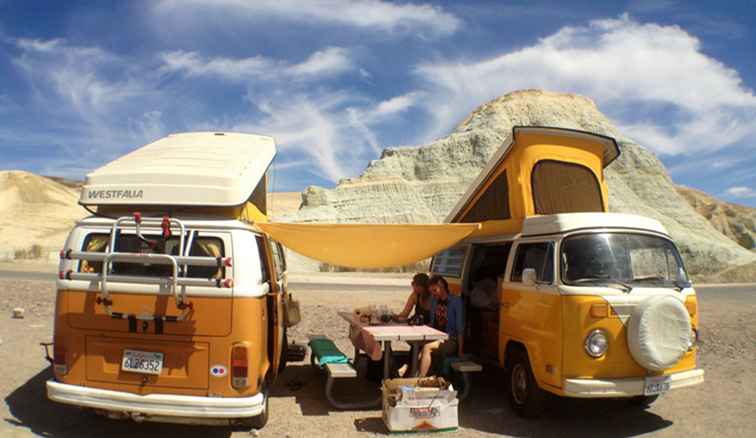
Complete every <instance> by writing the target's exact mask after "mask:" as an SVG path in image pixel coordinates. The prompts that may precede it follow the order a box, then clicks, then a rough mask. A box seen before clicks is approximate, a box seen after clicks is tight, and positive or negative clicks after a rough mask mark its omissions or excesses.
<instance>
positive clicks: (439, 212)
mask: <svg viewBox="0 0 756 438" xmlns="http://www.w3.org/2000/svg"><path fill="white" fill-rule="evenodd" d="M515 125H541V126H557V127H563V128H572V129H580V130H584V131H591V132H596V133H599V134H604V135H609V136H612V137H615V138H616V139H617V140H618V141H619V143H620V147H621V149H622V155H621V156H620V158H619V159H618V160H616V161H615V162H614V163H612V164H611V165H610V166H609V168H607V174H606V175H607V181H608V185H609V198H610V199H609V209H610V210H611V211H615V212H624V213H635V214H641V215H644V216H649V217H653V218H656V219H658V220H659V221H661V222H662V223H663V224H664V225H665V226H666V227H667V229H668V230H669V232H670V233H671V234H672V236H673V237H674V238H675V240H676V241H677V243H678V245H679V246H680V248H681V252H682V253H683V256H684V257H685V259H686V264H687V266H688V269H689V271H690V272H692V273H693V274H695V275H696V276H699V277H700V276H705V275H711V274H714V273H717V272H720V271H723V270H725V269H727V268H730V267H731V266H733V265H741V264H746V263H751V262H753V261H754V260H756V254H754V253H752V252H751V251H748V250H746V249H744V248H743V247H741V246H740V245H738V244H737V243H735V242H734V241H733V240H731V239H730V238H728V237H727V236H725V235H724V234H722V233H721V232H720V231H719V230H717V229H716V228H715V227H714V226H713V225H712V224H711V223H710V222H709V221H708V220H707V218H706V217H704V216H702V215H701V214H699V212H697V211H696V210H695V209H694V208H693V207H691V205H690V204H689V203H688V201H686V199H685V198H683V196H681V195H680V194H679V193H678V192H677V190H676V187H675V185H674V184H673V182H672V180H671V179H670V177H669V175H668V174H667V172H666V170H665V168H664V166H663V165H662V163H661V162H660V161H659V160H658V159H657V158H656V157H655V156H654V154H652V153H651V152H650V151H648V150H647V149H645V148H643V147H642V146H640V145H638V144H636V143H635V142H634V141H633V140H631V139H629V138H627V137H626V136H624V135H622V134H621V133H620V132H619V131H618V130H617V128H616V127H615V126H614V125H613V124H612V122H611V121H610V120H609V119H608V118H607V117H606V116H604V115H603V114H602V113H601V112H600V111H599V110H598V108H597V107H596V105H595V103H594V102H593V101H591V100H590V99H588V98H586V97H582V96H577V95H574V94H565V93H554V92H548V91H540V90H523V91H517V92H513V93H509V94H507V95H504V96H502V97H499V98H497V99H494V100H492V101H491V102H488V103H486V104H484V105H482V106H480V107H479V108H478V109H476V110H475V111H473V112H472V113H471V114H470V115H469V116H468V117H467V118H466V119H465V120H464V121H463V122H462V123H461V124H460V125H459V126H458V127H457V128H456V129H455V130H454V132H452V133H451V134H450V135H449V136H447V137H444V138H441V139H439V140H436V141H434V142H433V143H429V144H426V145H421V146H412V147H389V148H386V149H385V150H384V151H383V154H382V155H381V157H380V159H378V160H375V161H372V162H371V163H370V164H369V165H368V167H367V169H366V170H365V171H364V172H363V174H362V175H360V176H359V177H355V178H347V179H344V180H342V181H340V182H339V184H338V185H337V186H336V187H335V188H334V189H324V188H321V187H314V186H313V187H308V188H307V189H306V190H305V191H304V192H303V193H302V207H301V208H300V210H299V211H297V212H296V213H295V214H289V215H285V216H284V217H283V219H284V220H289V221H296V222H325V221H334V222H374V223H376V222H381V223H383V222H386V223H390V222H413V223H435V222H440V221H441V220H442V219H443V218H444V216H446V214H447V213H448V212H449V210H450V209H451V208H452V207H453V206H454V204H455V203H456V202H457V200H458V199H459V197H460V196H461V195H462V194H463V192H464V191H465V189H466V188H467V186H468V185H469V183H470V182H471V181H472V180H473V179H474V178H475V177H476V176H477V174H478V173H479V171H480V169H481V168H482V167H483V166H484V165H485V163H486V162H487V161H488V158H489V157H490V156H491V155H492V154H493V152H494V151H495V150H496V149H497V148H498V147H499V146H501V144H502V143H503V142H504V141H505V140H506V138H507V136H509V135H510V133H511V129H512V127H513V126H515Z"/></svg>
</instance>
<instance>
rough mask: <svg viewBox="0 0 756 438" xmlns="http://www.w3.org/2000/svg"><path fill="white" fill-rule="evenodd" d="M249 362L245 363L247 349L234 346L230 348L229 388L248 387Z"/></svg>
mask: <svg viewBox="0 0 756 438" xmlns="http://www.w3.org/2000/svg"><path fill="white" fill-rule="evenodd" d="M248 376H249V362H248V361H247V347H245V346H244V345H235V346H234V347H232V348H231V386H233V387H234V388H236V389H242V388H246V387H247V386H248V381H249V380H248Z"/></svg>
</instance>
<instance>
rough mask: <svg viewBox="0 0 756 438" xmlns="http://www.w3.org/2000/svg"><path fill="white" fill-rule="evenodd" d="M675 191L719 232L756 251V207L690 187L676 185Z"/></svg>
mask: <svg viewBox="0 0 756 438" xmlns="http://www.w3.org/2000/svg"><path fill="white" fill-rule="evenodd" d="M676 188H677V192H678V193H680V195H682V197H683V198H685V200H686V201H688V203H689V204H690V205H691V206H692V207H693V208H694V209H695V210H696V211H697V212H698V213H699V214H701V215H702V216H703V217H705V218H706V219H708V220H709V222H711V224H712V225H713V226H714V228H716V229H717V231H719V232H720V233H722V234H724V235H725V236H727V237H729V238H730V239H732V240H734V241H735V242H737V243H738V244H739V245H740V246H742V247H743V248H746V249H750V250H752V251H756V208H750V207H746V206H743V205H738V204H731V203H728V202H724V201H721V200H719V199H716V198H714V197H712V196H711V195H709V194H707V193H704V192H702V191H700V190H696V189H691V188H690V187H684V186H677V187H676Z"/></svg>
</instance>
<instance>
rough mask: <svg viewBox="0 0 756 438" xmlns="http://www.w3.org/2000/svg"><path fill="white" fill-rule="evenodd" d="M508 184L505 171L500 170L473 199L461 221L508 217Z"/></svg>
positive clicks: (468, 221)
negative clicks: (484, 189) (488, 184)
mask: <svg viewBox="0 0 756 438" xmlns="http://www.w3.org/2000/svg"><path fill="white" fill-rule="evenodd" d="M509 218H510V214H509V186H508V184H507V172H502V173H501V174H500V175H499V176H497V177H496V179H495V180H494V181H493V183H492V184H491V185H490V186H488V188H487V189H486V191H485V192H484V193H483V194H482V195H481V196H480V198H478V200H477V201H475V204H473V206H472V208H470V210H469V211H468V212H467V214H465V216H464V218H463V219H462V221H461V222H467V223H473V222H481V221H487V220H496V219H509Z"/></svg>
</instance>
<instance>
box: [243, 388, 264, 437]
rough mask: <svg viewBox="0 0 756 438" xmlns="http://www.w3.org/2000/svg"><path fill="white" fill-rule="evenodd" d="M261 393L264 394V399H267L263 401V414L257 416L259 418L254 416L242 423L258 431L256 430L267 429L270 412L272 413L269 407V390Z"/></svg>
mask: <svg viewBox="0 0 756 438" xmlns="http://www.w3.org/2000/svg"><path fill="white" fill-rule="evenodd" d="M261 392H262V394H263V398H264V399H265V400H264V401H263V411H262V413H260V415H257V416H254V417H249V418H245V419H244V420H242V423H243V424H244V425H245V426H247V427H250V428H252V429H256V430H260V429H262V428H263V427H265V425H266V424H268V416H269V412H270V409H269V407H268V390H267V388H264V389H263V390H262V391H261Z"/></svg>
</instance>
